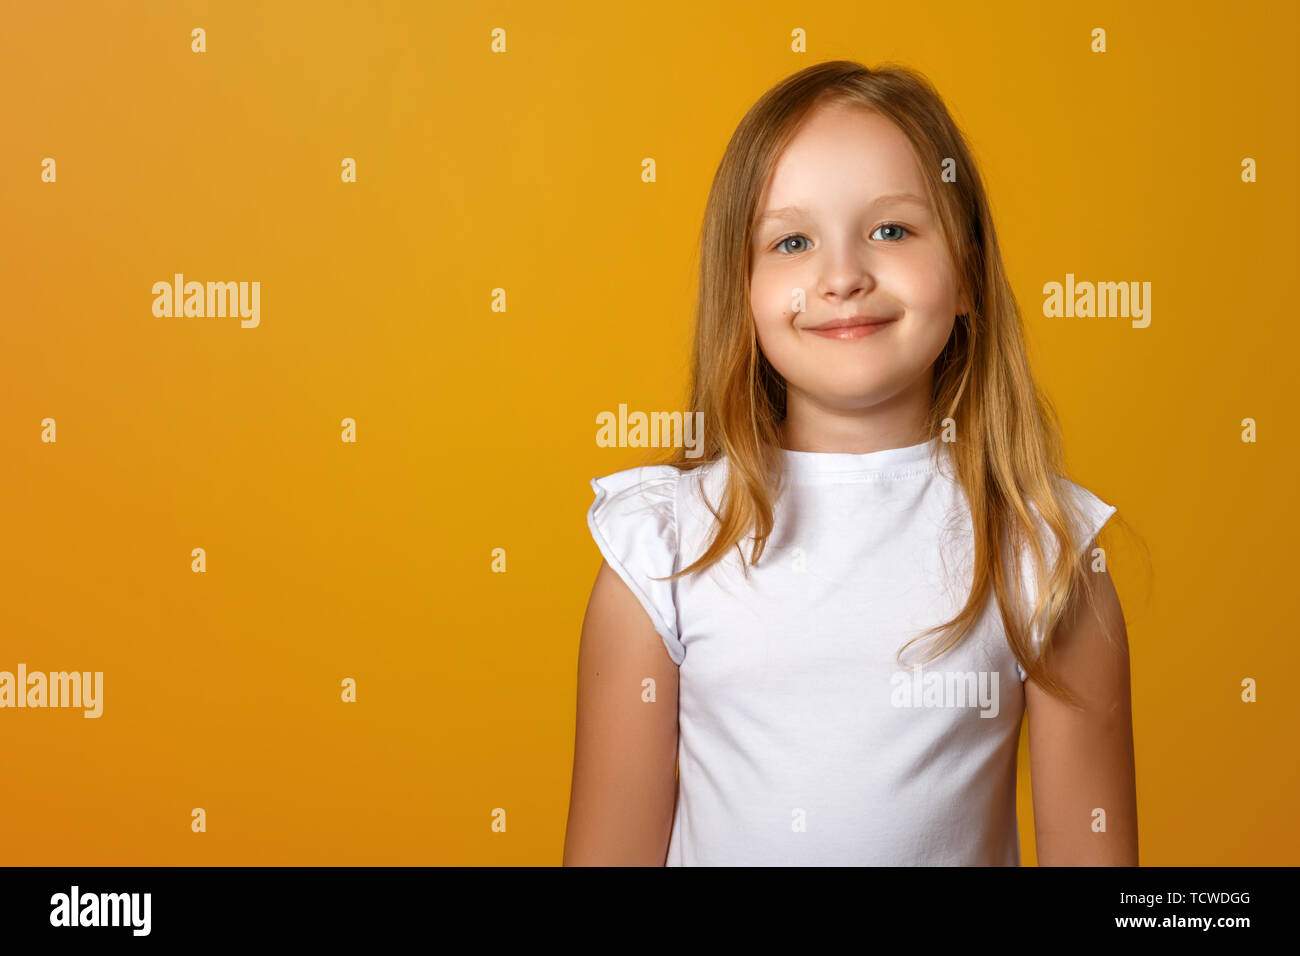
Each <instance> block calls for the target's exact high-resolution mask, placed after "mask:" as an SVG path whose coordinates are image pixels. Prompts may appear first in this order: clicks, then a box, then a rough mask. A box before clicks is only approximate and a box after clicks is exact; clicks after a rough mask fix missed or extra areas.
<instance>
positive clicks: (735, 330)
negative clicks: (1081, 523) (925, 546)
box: [663, 60, 1113, 700]
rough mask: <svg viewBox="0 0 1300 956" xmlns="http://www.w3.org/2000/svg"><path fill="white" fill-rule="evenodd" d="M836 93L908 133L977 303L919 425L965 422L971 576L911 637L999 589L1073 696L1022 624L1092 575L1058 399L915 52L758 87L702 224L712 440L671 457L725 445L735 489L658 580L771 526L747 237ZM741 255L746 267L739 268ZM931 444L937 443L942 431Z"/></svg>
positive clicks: (1016, 649)
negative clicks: (1035, 588) (1024, 596)
mask: <svg viewBox="0 0 1300 956" xmlns="http://www.w3.org/2000/svg"><path fill="white" fill-rule="evenodd" d="M832 103H834V104H840V103H848V104H853V105H858V106H862V107H865V108H867V109H870V110H874V111H876V112H878V113H880V114H882V115H884V116H885V117H887V118H889V119H890V120H892V121H893V122H894V123H895V124H896V125H897V126H898V127H899V128H900V129H901V130H902V131H903V133H904V134H906V136H907V137H908V139H909V140H910V142H911V144H912V147H913V149H914V150H915V152H916V156H917V159H918V161H919V164H920V168H921V170H922V171H923V174H924V178H925V187H926V191H927V194H928V197H929V200H930V203H931V206H932V208H933V209H934V210H935V211H936V213H937V215H938V218H939V220H940V223H941V226H942V230H943V233H944V237H945V241H946V243H947V246H948V250H949V253H950V255H951V257H952V262H953V263H954V265H955V268H956V274H957V279H958V282H959V284H960V285H961V287H962V288H963V289H964V290H966V291H967V293H968V298H967V301H968V302H969V303H970V305H971V311H970V312H969V313H968V314H966V315H961V316H958V317H957V321H956V324H955V326H954V328H953V332H952V335H951V337H950V338H949V340H948V343H947V344H946V345H945V347H944V349H943V352H942V353H941V354H940V355H939V357H938V359H937V360H936V362H935V365H934V390H933V395H932V402H931V411H930V415H929V418H928V421H927V426H926V427H927V434H928V435H930V436H932V437H940V436H941V433H943V432H944V430H945V425H946V427H947V430H948V431H952V430H953V429H955V431H956V434H957V435H958V436H960V440H958V441H955V442H951V443H944V444H945V445H946V447H947V448H948V450H949V453H950V455H951V459H952V463H953V472H954V476H955V480H956V481H957V482H958V483H959V484H960V486H961V487H962V489H963V490H964V492H965V495H966V499H967V502H968V504H969V506H970V513H971V522H972V531H973V534H974V539H975V542H974V581H973V585H972V589H971V593H970V596H969V598H968V599H967V601H966V603H965V606H964V607H963V608H962V609H961V611H960V612H959V613H958V615H957V616H956V617H955V618H953V619H952V620H950V621H948V622H946V623H944V624H942V625H938V626H936V627H933V628H930V629H928V630H927V631H925V632H924V633H922V634H920V635H917V636H916V637H914V638H912V639H911V640H910V641H908V642H907V644H906V645H904V648H903V649H905V648H906V647H908V646H910V645H911V644H912V643H914V642H915V641H918V640H921V639H923V638H925V637H928V636H930V635H933V634H944V633H946V634H947V637H946V639H945V640H944V641H943V642H942V643H941V644H940V646H939V647H938V649H937V650H935V651H934V652H933V653H932V654H931V655H930V657H929V658H927V660H933V659H934V658H935V657H938V656H939V655H940V654H942V653H944V652H945V651H947V650H948V649H949V648H951V647H953V646H955V645H956V644H958V643H959V642H960V641H961V640H962V639H963V638H964V637H965V636H966V635H967V634H968V633H969V632H970V631H971V630H972V628H974V627H975V625H976V624H977V623H978V621H979V619H980V617H981V616H982V613H983V609H984V607H985V605H986V603H987V599H988V594H989V591H990V590H992V591H993V592H994V593H995V594H996V596H997V601H998V606H999V610H1000V612H1001V615H1002V621H1003V625H1004V628H1005V630H1006V634H1007V639H1008V643H1009V644H1010V646H1011V649H1012V652H1013V653H1014V654H1015V656H1016V659H1017V660H1018V661H1019V662H1020V665H1021V667H1023V668H1024V670H1025V672H1026V673H1027V674H1028V675H1029V676H1030V677H1032V678H1034V679H1035V680H1036V681H1038V683H1040V684H1041V685H1042V686H1043V687H1044V688H1046V689H1047V690H1048V692H1049V693H1052V694H1055V695H1057V696H1060V697H1064V698H1066V699H1068V700H1072V699H1073V695H1072V694H1070V693H1069V691H1067V690H1066V689H1065V688H1064V687H1062V686H1061V685H1060V684H1058V683H1057V682H1056V681H1054V680H1052V679H1051V677H1050V676H1049V675H1048V674H1047V671H1046V667H1045V666H1044V665H1043V664H1042V663H1041V661H1040V659H1038V658H1037V657H1036V655H1035V654H1034V653H1033V650H1032V643H1031V641H1030V637H1029V635H1030V633H1031V632H1030V631H1029V627H1030V626H1031V624H1033V623H1034V622H1037V621H1039V620H1040V619H1041V620H1042V621H1043V622H1044V624H1045V629H1044V633H1045V634H1046V635H1050V634H1051V633H1052V631H1053V628H1054V627H1055V626H1056V624H1057V623H1058V622H1059V621H1060V620H1061V618H1062V617H1063V616H1064V614H1065V612H1066V610H1067V606H1068V604H1069V602H1070V601H1071V599H1072V598H1073V596H1074V595H1075V594H1076V593H1077V592H1079V591H1081V590H1086V581H1085V579H1084V577H1083V576H1084V575H1085V574H1087V573H1089V572H1088V571H1087V570H1086V569H1085V558H1084V557H1083V556H1082V555H1081V554H1080V553H1079V552H1080V549H1081V548H1082V547H1083V545H1084V544H1086V542H1082V541H1080V542H1075V541H1073V540H1072V538H1071V534H1070V524H1069V523H1073V522H1076V521H1077V520H1078V516H1077V514H1076V511H1075V508H1074V505H1073V502H1072V501H1071V500H1070V498H1068V497H1067V496H1066V495H1065V494H1064V493H1063V489H1062V488H1061V486H1060V485H1059V484H1058V483H1057V482H1056V480H1055V479H1054V478H1053V476H1054V475H1063V472H1064V468H1063V452H1062V444H1061V438H1060V428H1059V425H1058V421H1057V417H1056V412H1055V410H1054V408H1053V407H1052V405H1051V403H1050V402H1049V401H1048V400H1047V398H1046V397H1045V396H1044V395H1043V394H1042V393H1041V392H1040V391H1039V389H1038V387H1037V386H1036V384H1035V382H1034V379H1033V376H1032V375H1031V373H1030V368H1029V362H1028V358H1027V355H1026V351H1025V344H1024V330H1023V326H1022V320H1021V317H1020V311H1019V307H1018V305H1017V303H1016V300H1015V296H1014V294H1013V291H1012V288H1011V285H1010V282H1009V281H1008V279H1007V275H1006V271H1005V268H1004V266H1003V263H1002V255H1001V252H1000V251H999V249H998V241H997V235H996V233H995V232H994V229H993V220H992V217H991V214H990V211H989V205H988V201H987V199H986V197H985V193H984V186H983V183H982V181H981V179H980V176H979V172H978V170H977V169H976V167H975V164H974V162H973V161H972V158H971V155H970V152H969V150H968V149H967V146H966V143H965V141H964V139H963V138H962V135H961V133H960V131H959V130H958V128H957V126H956V124H955V123H954V122H953V120H952V118H951V117H950V116H949V114H948V110H947V108H946V107H945V106H944V104H943V101H942V100H941V98H940V97H939V94H938V93H937V92H936V91H935V90H934V89H933V88H932V87H931V85H930V84H929V82H928V81H927V80H926V79H925V78H924V77H922V76H921V75H919V74H917V73H915V72H914V71H912V70H910V69H908V68H906V67H902V66H897V65H893V64H888V65H885V66H883V67H881V68H878V69H869V68H867V67H865V66H863V65H862V64H860V63H854V62H851V61H845V60H836V61H832V62H827V63H819V64H816V65H814V66H811V67H808V68H807V69H805V70H802V71H800V72H798V73H796V74H794V75H792V76H790V77H788V78H786V79H785V80H783V81H782V82H781V83H779V84H777V85H776V86H775V87H773V88H772V89H771V90H769V91H768V92H767V93H765V94H764V95H763V97H762V98H761V99H760V100H759V101H758V102H757V103H755V104H754V106H753V107H752V108H751V109H750V110H749V112H748V113H746V114H745V116H744V118H743V119H742V120H741V121H740V124H739V126H738V127H737V128H736V131H735V133H734V134H733V135H732V137H731V141H730V142H729V143H728V144H727V148H726V151H725V153H724V154H723V157H722V160H721V162H720V163H719V165H718V169H717V172H716V174H715V176H714V179H713V185H712V188H711V190H710V193H709V198H708V204H707V208H706V210H705V215H704V222H703V227H702V229H701V234H700V279H699V292H698V298H697V303H696V324H695V343H694V350H693V356H692V363H691V365H692V367H691V382H690V397H689V404H688V406H687V407H688V408H689V409H690V410H691V412H693V413H702V414H703V419H702V423H703V449H702V453H699V454H698V457H690V458H688V457H687V456H686V449H685V448H684V447H682V448H678V449H677V450H676V452H675V453H674V454H673V455H672V457H671V458H670V459H669V460H667V461H665V462H663V464H670V465H673V466H675V467H677V468H680V469H683V470H691V469H694V468H698V467H701V466H703V465H705V464H708V463H710V462H713V461H717V460H718V459H720V458H723V457H725V458H727V459H728V460H729V467H728V469H727V483H726V490H725V493H724V496H723V499H722V503H721V511H720V512H719V511H717V510H716V509H715V510H714V514H715V517H716V518H717V525H716V534H715V536H714V537H713V539H712V541H711V542H710V544H709V546H708V548H707V550H706V551H705V552H704V554H703V555H701V556H700V557H699V558H698V559H697V560H696V561H694V562H693V563H692V564H690V565H688V566H687V567H685V568H683V569H682V570H680V571H678V572H677V573H676V574H674V575H671V576H670V578H664V579H663V580H670V579H671V578H677V577H681V576H683V575H687V574H692V573H699V572H702V571H704V570H705V569H706V568H708V567H710V566H711V565H713V564H714V563H716V562H717V561H719V560H721V559H722V557H723V556H724V555H725V554H726V553H728V551H729V550H730V549H731V548H732V547H736V548H737V549H739V541H740V539H741V538H742V537H743V536H745V535H746V533H747V532H749V531H750V530H751V529H753V541H754V546H753V548H752V553H751V558H750V560H751V562H752V563H755V564H757V562H758V561H759V559H760V558H761V557H762V554H763V551H764V548H765V546H766V543H767V538H768V536H769V534H770V533H771V531H772V528H773V500H774V498H775V496H776V493H777V491H778V490H779V489H778V483H777V482H776V481H774V476H775V477H777V478H779V477H780V468H781V456H780V450H779V449H780V447H781V440H780V433H779V426H780V424H781V422H782V420H783V419H784V417H785V382H784V380H783V379H782V377H781V375H780V374H779V373H778V372H777V371H776V370H775V369H774V368H773V367H772V366H771V364H770V363H769V362H768V361H767V359H766V357H765V356H764V355H763V353H762V351H761V350H760V348H759V345H758V340H757V337H756V332H755V328H754V320H753V311H752V306H751V304H750V299H749V277H750V274H751V270H752V257H751V245H750V243H751V239H752V235H753V232H752V230H753V228H754V223H755V218H756V216H757V215H758V204H759V202H760V200H761V196H762V193H763V189H764V186H765V184H766V183H767V182H768V180H769V177H770V176H771V174H772V171H773V169H774V168H775V165H776V162H777V159H778V157H779V156H780V154H781V152H782V150H783V149H784V147H785V146H786V144H787V143H789V141H790V140H791V138H792V137H793V136H794V135H795V133H796V132H797V131H798V129H799V127H800V126H801V124H802V123H803V121H804V120H805V118H806V117H808V115H809V114H810V113H811V112H812V111H813V110H814V109H816V108H817V107H819V106H821V105H825V104H832ZM945 161H951V163H952V164H953V166H954V168H955V173H956V178H955V180H953V181H952V182H944V181H943V180H941V178H940V176H941V169H942V166H943V164H944V162H945ZM741 262H743V263H744V264H745V267H744V269H743V270H742V269H740V268H738V264H739V263H741ZM935 447H936V451H937V452H938V451H942V446H941V445H939V444H936V446H935ZM1031 502H1032V504H1033V506H1034V507H1035V508H1036V509H1037V511H1038V514H1039V515H1040V516H1041V519H1042V521H1043V522H1044V523H1045V525H1046V528H1047V529H1049V530H1050V533H1051V534H1052V535H1054V536H1055V538H1056V543H1057V544H1056V551H1057V560H1056V562H1055V566H1054V567H1053V568H1052V570H1051V572H1050V576H1048V577H1047V578H1046V579H1045V578H1044V572H1045V567H1044V563H1045V552H1044V548H1043V543H1042V542H1040V541H1039V540H1038V537H1037V534H1036V533H1035V531H1034V525H1033V523H1032V521H1031V516H1030V507H1029V506H1030V503H1031ZM710 507H712V506H710ZM1067 522H1069V523H1067ZM1000 543H1004V544H1008V545H1010V547H1011V549H1012V553H1013V554H1020V553H1022V552H1021V548H1022V547H1023V546H1025V544H1026V543H1027V545H1028V547H1029V548H1030V549H1031V551H1032V554H1033V560H1034V562H1035V568H1036V569H1037V574H1038V580H1039V581H1044V580H1046V582H1047V583H1046V586H1045V587H1043V588H1040V589H1039V596H1038V598H1037V600H1036V602H1035V604H1034V607H1033V609H1032V616H1031V619H1030V620H1029V621H1025V620H1023V619H1022V615H1021V613H1020V610H1019V608H1020V606H1021V604H1020V601H1019V599H1018V597H1016V595H1018V594H1019V591H1018V581H1019V579H1020V574H1019V570H1018V568H1019V565H1018V563H1017V562H1016V561H1015V559H1014V558H1013V557H1012V556H1011V555H1008V554H1007V553H1006V552H1005V551H1004V550H1003V548H1002V547H1000V546H999V544H1000ZM741 567H742V569H744V567H745V564H744V553H743V551H742V552H741ZM745 573H746V574H747V573H748V572H747V570H746V571H745ZM1112 639H1113V638H1112ZM900 654H901V649H900Z"/></svg>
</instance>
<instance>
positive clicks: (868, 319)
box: [804, 315, 896, 332]
mask: <svg viewBox="0 0 1300 956" xmlns="http://www.w3.org/2000/svg"><path fill="white" fill-rule="evenodd" d="M894 321H896V320H895V319H882V318H877V317H876V316H874V315H850V316H846V317H845V318H842V319H832V320H831V321H829V322H823V323H822V324H821V325H807V326H804V328H806V329H807V330H808V331H809V332H829V331H831V330H833V329H852V328H856V327H857V326H860V325H885V324H886V323H888V322H894Z"/></svg>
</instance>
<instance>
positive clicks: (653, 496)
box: [587, 465, 686, 665]
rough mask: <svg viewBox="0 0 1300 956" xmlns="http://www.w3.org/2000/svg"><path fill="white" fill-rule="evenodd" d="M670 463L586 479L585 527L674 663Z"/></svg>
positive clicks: (673, 484) (673, 478)
mask: <svg viewBox="0 0 1300 956" xmlns="http://www.w3.org/2000/svg"><path fill="white" fill-rule="evenodd" d="M680 475H681V472H680V471H679V470H678V469H677V468H674V467H673V466H671V465H648V466H645V467H641V468H629V469H627V470H626V471H618V472H614V473H613V474H612V475H606V476H605V477H603V478H593V479H591V487H592V490H593V491H595V492H596V500H595V501H593V502H592V503H591V508H590V509H589V510H588V511H587V526H588V527H589V528H590V529H591V536H592V538H594V539H595V541H596V546H597V547H599V548H600V553H601V554H602V555H603V556H604V558H605V563H606V564H608V565H609V566H610V567H611V568H613V569H614V571H615V572H616V573H617V574H618V576H619V577H620V578H622V579H623V583H625V584H626V585H627V586H628V588H629V589H630V590H631V591H632V593H633V594H634V595H636V599H637V600H638V601H639V602H640V603H641V606H642V607H643V608H645V611H646V614H648V615H649V617H650V620H651V622H652V623H653V624H654V628H655V630H656V631H657V632H658V633H659V636H660V637H662V638H663V642H664V646H665V647H666V648H668V655H669V656H670V657H671V658H672V660H673V663H674V664H678V665H680V664H681V662H682V659H683V658H684V657H685V656H686V648H685V646H684V645H683V644H682V642H681V640H680V636H679V634H678V630H677V623H678V622H677V607H676V591H677V588H676V581H655V580H651V579H652V578H662V577H665V576H666V575H670V574H673V573H674V572H675V571H676V570H677V567H676V563H677V540H678V536H677V483H678V480H679V478H680Z"/></svg>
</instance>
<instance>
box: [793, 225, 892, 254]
mask: <svg viewBox="0 0 1300 956" xmlns="http://www.w3.org/2000/svg"><path fill="white" fill-rule="evenodd" d="M881 229H897V230H899V231H900V232H903V233H906V234H907V235H911V232H910V231H909V230H908V228H907V227H906V226H900V225H899V224H898V223H896V222H885V223H881V224H880V225H879V226H877V227H876V231H875V232H873V233H872V234H871V238H873V239H874V238H876V233H877V232H880V230H881ZM881 238H884V237H881ZM902 238H903V237H902V236H898V238H896V239H885V241H886V242H891V243H892V242H898V241H899V239H902ZM796 239H798V240H801V241H803V242H807V241H808V237H807V236H805V235H803V234H802V233H798V232H795V233H791V234H790V235H788V236H786V237H785V238H783V239H778V240H777V242H776V245H775V246H773V248H774V249H775V250H776V251H777V252H787V253H789V254H795V253H799V252H807V251H808V247H807V246H805V247H804V248H802V249H795V250H792V251H791V250H786V249H784V248H783V247H784V246H785V244H786V243H787V242H793V241H794V240H796Z"/></svg>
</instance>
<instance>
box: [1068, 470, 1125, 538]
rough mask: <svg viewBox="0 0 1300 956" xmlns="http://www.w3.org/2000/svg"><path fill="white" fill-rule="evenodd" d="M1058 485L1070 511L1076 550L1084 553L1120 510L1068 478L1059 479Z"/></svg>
mask: <svg viewBox="0 0 1300 956" xmlns="http://www.w3.org/2000/svg"><path fill="white" fill-rule="evenodd" d="M1057 484H1058V487H1060V488H1061V491H1062V497H1063V498H1064V499H1065V501H1066V505H1067V508H1068V509H1069V510H1068V512H1067V514H1066V518H1067V519H1068V521H1069V523H1070V528H1071V531H1072V532H1073V538H1074V547H1075V550H1076V551H1082V550H1083V549H1084V548H1086V547H1087V546H1088V545H1089V544H1090V543H1091V542H1092V540H1093V539H1094V538H1096V537H1097V534H1098V533H1099V532H1100V531H1101V529H1102V528H1103V527H1104V526H1105V524H1106V522H1107V521H1109V520H1110V518H1111V516H1112V515H1113V514H1115V513H1116V512H1117V511H1118V510H1119V509H1118V508H1116V507H1115V506H1114V505H1112V504H1108V503H1107V502H1105V501H1103V500H1102V499H1101V498H1099V497H1098V496H1097V495H1095V494H1093V492H1091V491H1089V490H1088V489H1087V488H1085V487H1083V485H1080V484H1076V483H1075V482H1073V481H1071V480H1069V479H1068V478H1060V477H1058V479H1057Z"/></svg>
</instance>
